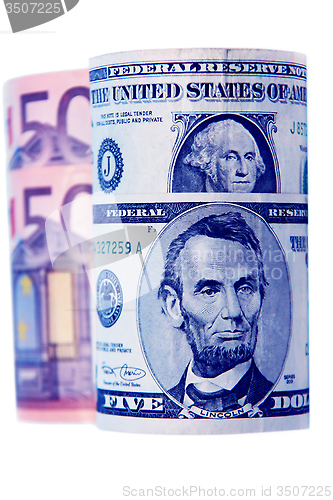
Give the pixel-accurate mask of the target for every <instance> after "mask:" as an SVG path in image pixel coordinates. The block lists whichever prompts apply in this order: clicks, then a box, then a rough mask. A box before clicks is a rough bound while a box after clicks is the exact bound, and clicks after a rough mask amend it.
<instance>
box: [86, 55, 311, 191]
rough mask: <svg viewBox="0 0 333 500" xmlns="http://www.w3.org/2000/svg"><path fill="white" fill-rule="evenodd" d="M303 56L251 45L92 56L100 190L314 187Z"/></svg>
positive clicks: (95, 158)
mask: <svg viewBox="0 0 333 500" xmlns="http://www.w3.org/2000/svg"><path fill="white" fill-rule="evenodd" d="M305 62H306V61H305V57H304V56H303V55H301V54H295V53H291V52H281V51H265V50H247V49H246V50H245V49H243V50H242V49H180V50H159V51H136V52H128V53H119V54H106V55H104V56H100V57H95V58H93V59H91V61H90V100H91V109H92V123H93V162H94V192H95V193H96V192H98V191H100V192H101V193H102V195H105V193H110V192H113V191H115V190H116V191H117V192H118V193H135V192H137V193H140V192H142V193H143V192H145V193H165V192H170V193H184V192H192V193H195V192H215V193H220V192H232V193H307V171H308V170H307V113H306V111H307V84H306V65H305Z"/></svg>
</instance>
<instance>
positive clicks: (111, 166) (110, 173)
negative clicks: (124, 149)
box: [97, 139, 124, 193]
mask: <svg viewBox="0 0 333 500" xmlns="http://www.w3.org/2000/svg"><path fill="white" fill-rule="evenodd" d="M123 167H124V162H123V157H122V154H121V151H120V149H119V146H118V144H117V143H116V142H115V141H114V140H113V139H104V141H103V142H102V144H101V146H100V148H99V152H98V159H97V171H98V180H99V184H100V186H101V188H102V190H103V191H104V192H105V193H110V192H111V191H114V190H115V189H116V187H117V186H118V184H119V182H120V180H121V176H122V175H123Z"/></svg>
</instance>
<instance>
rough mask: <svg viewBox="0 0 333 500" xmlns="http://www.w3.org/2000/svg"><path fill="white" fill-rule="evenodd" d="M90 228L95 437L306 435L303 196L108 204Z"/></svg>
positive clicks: (130, 198)
mask: <svg viewBox="0 0 333 500" xmlns="http://www.w3.org/2000/svg"><path fill="white" fill-rule="evenodd" d="M94 225H95V234H96V236H95V238H94V246H95V266H96V279H95V286H94V289H95V290H94V292H95V294H96V303H97V314H96V321H97V355H96V362H97V387H98V402H97V409H98V424H99V426H100V427H102V428H104V429H110V430H122V431H131V432H135V431H137V432H158V433H235V432H254V431H268V430H281V429H296V428H303V427H307V425H308V412H309V385H308V319H307V295H308V294H307V262H308V261H307V204H306V197H305V196H303V195H292V196H290V195H289V196H287V195H279V196H277V195H275V196H272V195H263V194H261V195H253V194H250V195H240V194H233V195H231V194H224V195H221V194H216V193H214V194H208V193H206V194H201V196H200V199H199V198H198V195H197V194H195V195H193V194H189V193H188V194H186V195H184V194H177V195H175V194H169V195H159V196H157V195H147V194H146V195H118V196H117V195H115V194H114V195H109V197H108V203H103V204H95V205H94Z"/></svg>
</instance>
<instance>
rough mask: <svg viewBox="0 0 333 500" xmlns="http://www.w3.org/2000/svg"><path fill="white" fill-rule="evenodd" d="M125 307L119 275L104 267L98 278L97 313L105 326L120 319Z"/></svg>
mask: <svg viewBox="0 0 333 500" xmlns="http://www.w3.org/2000/svg"><path fill="white" fill-rule="evenodd" d="M122 309H123V292H122V289H121V286H120V282H119V280H118V278H117V276H116V275H115V274H114V273H113V272H112V271H109V270H108V269H104V270H103V271H102V272H101V273H100V275H99V276H98V280H97V313H98V317H99V320H100V322H101V323H102V325H103V326H105V328H110V326H112V325H114V324H115V322H116V321H117V320H118V318H119V316H120V314H121V311H122Z"/></svg>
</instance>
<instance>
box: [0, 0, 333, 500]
mask: <svg viewBox="0 0 333 500" xmlns="http://www.w3.org/2000/svg"><path fill="white" fill-rule="evenodd" d="M330 10H331V7H330V2H328V1H327V0H317V1H315V2H314V1H311V2H310V1H307V0H303V1H298V0H287V1H286V0H278V1H271V2H264V1H261V0H256V1H253V2H251V1H249V0H248V1H244V0H234V1H233V2H232V1H231V0H210V1H208V2H194V0H191V1H184V0H169V1H167V2H162V1H158V0H154V1H151V0H136V1H133V0H124V1H122V2H120V1H119V0H80V2H79V4H78V5H77V6H76V7H75V8H74V9H73V10H72V11H70V12H69V13H68V14H66V15H65V16H62V17H60V18H59V19H56V20H54V21H52V22H49V23H48V24H45V25H43V26H40V27H37V28H35V29H32V30H29V31H27V32H23V33H18V34H12V33H11V31H10V25H9V21H8V19H7V16H6V13H5V8H4V5H3V3H2V2H1V5H0V62H1V64H0V80H1V83H2V84H3V82H4V81H6V80H7V79H10V78H13V77H17V76H22V75H25V74H29V73H39V72H47V71H56V70H64V69H71V68H81V67H87V66H88V59H89V57H92V56H95V55H100V54H102V53H107V52H115V51H123V50H132V49H149V48H169V47H197V46H203V47H253V48H268V49H281V50H290V51H297V52H303V53H305V54H307V57H308V75H309V77H308V95H309V105H308V123H309V144H308V145H309V165H310V229H309V235H310V360H311V372H310V374H311V427H310V430H302V431H288V432H276V433H266V434H247V435H232V436H197V437H195V436H149V435H134V434H119V433H112V432H105V431H100V430H97V429H96V428H95V427H94V426H90V425H76V424H75V425H69V424H66V425H65V424H61V425H54V424H52V425H51V424H28V423H20V422H17V420H16V411H15V393H14V361H13V347H12V325H11V301H10V292H9V290H10V275H9V254H8V243H7V240H8V227H7V204H6V185H5V153H4V139H3V137H4V134H3V121H2V122H1V127H0V158H1V165H2V172H1V176H0V224H1V237H0V251H1V258H2V260H1V264H2V265H1V286H0V293H1V300H0V304H1V327H0V333H1V344H0V345H1V349H0V401H1V403H0V404H1V413H0V454H1V462H2V465H1V466H0V475H1V476H2V478H1V480H0V494H1V498H4V499H6V500H11V499H16V498H26V497H28V498H32V499H34V500H40V499H45V500H51V499H55V498H60V497H61V498H62V499H64V500H67V499H74V498H75V499H84V500H85V499H88V498H103V500H106V499H115V500H118V499H121V498H125V497H123V490H122V488H123V486H125V485H128V486H130V487H131V488H148V487H154V486H155V485H161V486H165V487H166V488H167V489H171V488H174V489H175V488H177V487H181V486H183V485H184V486H190V485H197V486H201V487H206V488H208V487H210V488H214V487H215V486H216V487H217V488H226V489H227V488H256V490H257V497H261V487H262V486H265V487H268V486H270V485H271V486H272V487H275V486H277V485H298V486H301V485H314V486H318V485H323V486H325V485H332V482H333V481H332V459H331V457H332V454H331V446H332V426H333V418H332V416H333V414H332V399H333V398H332V392H333V391H332V387H331V378H332V367H333V366H332V365H333V363H332V352H333V350H332V336H333V327H332V324H333V322H332V314H333V306H332V298H333V294H332V284H331V283H332V265H333V261H332V254H331V245H332V236H331V233H332V214H331V210H330V208H331V203H332V199H333V192H332V189H333V185H332V170H333V165H332V124H333V122H332V117H333V109H332V94H333V90H332V89H333V86H332V83H333V78H332V77H333V75H332V24H331V17H332V16H331V12H330ZM1 490H2V491H1ZM273 492H274V488H273V489H272V498H274V497H275V495H274V493H273ZM138 493H139V492H138ZM201 497H202V498H203V496H201ZM192 498H199V497H195V496H194V495H193V496H192ZM280 498H281V497H280Z"/></svg>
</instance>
